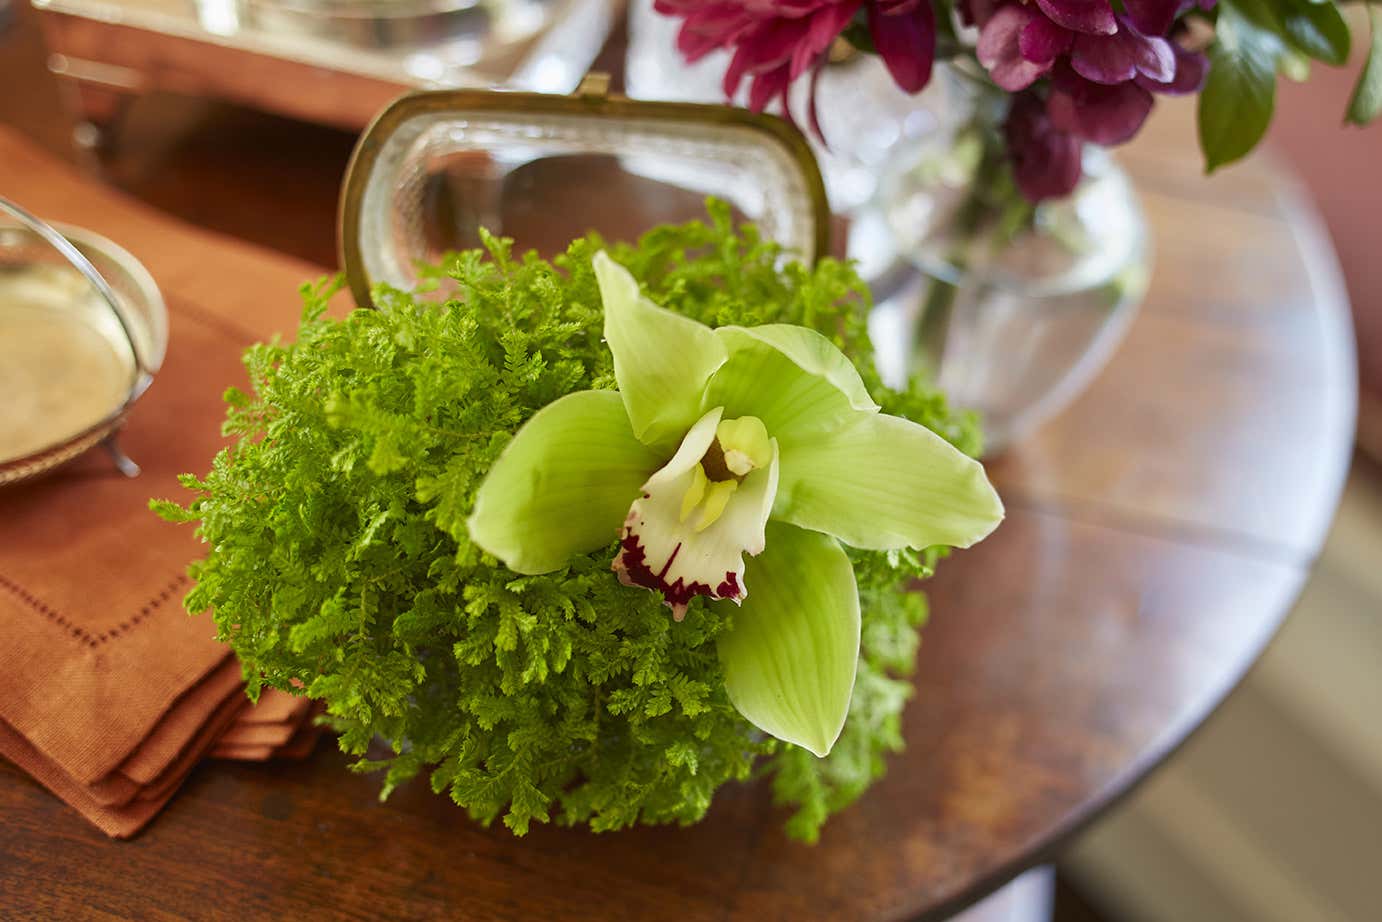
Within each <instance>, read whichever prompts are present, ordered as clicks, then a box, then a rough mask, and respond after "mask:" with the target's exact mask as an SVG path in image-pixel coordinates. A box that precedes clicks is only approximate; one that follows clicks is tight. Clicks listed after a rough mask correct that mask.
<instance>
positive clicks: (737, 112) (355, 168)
mask: <svg viewBox="0 0 1382 922" xmlns="http://www.w3.org/2000/svg"><path fill="white" fill-rule="evenodd" d="M608 84H609V78H608V76H606V75H604V74H600V73H592V74H588V75H587V76H586V78H585V79H584V80H583V81H582V82H581V85H580V87H579V88H578V89H577V90H576V91H575V92H574V93H572V94H571V95H569V96H559V95H554V94H545V93H509V92H498V91H494V90H433V91H426V92H420V93H410V94H408V95H406V96H401V97H399V98H398V99H396V100H394V101H393V102H392V103H390V104H389V105H388V106H387V107H386V108H385V109H384V111H382V112H380V113H379V115H377V116H375V119H374V121H373V122H371V123H370V126H369V127H368V128H367V129H365V133H364V134H363V135H361V137H360V140H359V142H358V143H357V144H356V145H355V150H354V152H353V153H352V154H351V157H350V164H349V166H347V168H346V175H345V183H344V185H343V187H342V194H341V204H340V211H339V215H338V217H339V220H338V221H337V228H338V231H339V236H338V240H337V244H338V251H339V253H340V258H341V265H342V267H343V268H344V270H345V276H346V281H347V283H348V284H349V286H350V291H351V294H352V295H353V296H354V298H355V303H356V304H357V305H359V306H360V307H373V306H374V302H373V299H372V298H371V296H370V290H369V289H370V283H369V279H368V278H367V277H366V274H365V267H364V260H363V259H362V257H361V253H360V224H361V210H362V208H363V205H364V198H365V186H366V185H367V183H368V181H369V177H370V175H371V174H372V173H373V172H374V168H375V164H376V162H377V161H378V159H379V154H380V152H381V151H382V150H383V148H384V145H385V144H386V143H387V142H388V140H389V139H390V138H392V137H393V135H394V134H395V132H397V131H398V130H399V129H400V128H401V127H402V126H403V125H405V124H406V123H407V122H409V121H410V120H412V119H414V118H417V117H419V116H425V115H439V114H444V113H447V112H458V111H464V112H502V113H506V114H514V113H519V114H526V115H533V116H544V115H590V116H596V117H602V118H625V119H630V120H634V119H637V120H639V121H653V122H666V123H669V124H671V123H680V124H688V123H689V124H697V123H700V124H706V125H730V126H736V127H742V128H748V129H750V130H752V131H754V132H756V133H757V134H759V135H761V136H762V138H763V139H764V141H765V142H767V143H771V144H776V145H778V146H779V147H781V148H782V149H784V150H785V151H786V152H787V154H788V156H789V157H790V159H791V161H792V162H793V163H794V164H795V165H796V167H797V169H798V170H799V172H800V174H801V178H802V180H803V182H804V184H805V187H806V194H807V196H808V197H809V198H810V202H811V210H812V212H813V215H814V217H815V221H816V227H815V236H814V241H813V244H814V252H812V253H808V254H806V255H807V258H808V261H810V262H815V261H816V260H817V259H819V258H820V257H821V256H823V255H825V254H827V253H829V252H830V204H829V201H828V200H827V198H826V194H825V181H824V180H823V179H822V177H821V171H820V166H819V165H818V164H817V163H816V155H815V154H814V153H812V151H811V148H810V146H809V145H808V144H807V142H806V138H805V137H803V136H802V133H801V131H800V130H798V129H797V128H796V126H794V125H792V124H790V123H789V122H786V121H784V120H783V119H780V118H778V117H776V116H772V115H765V114H763V113H758V112H750V111H749V110H747V109H739V108H734V107H731V106H723V105H707V104H704V103H689V102H649V101H646V100H637V99H629V98H627V97H624V96H618V95H609V94H608V93H607V87H608Z"/></svg>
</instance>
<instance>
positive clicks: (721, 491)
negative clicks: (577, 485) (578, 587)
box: [614, 407, 779, 620]
mask: <svg viewBox="0 0 1382 922" xmlns="http://www.w3.org/2000/svg"><path fill="white" fill-rule="evenodd" d="M722 415H723V413H722V410H721V409H720V408H719V407H716V408H715V409H714V410H711V411H710V412H709V413H707V414H705V416H703V417H701V419H700V420H699V421H698V422H697V423H696V424H695V425H694V426H692V427H691V431H690V432H688V433H687V434H686V438H685V439H684V440H683V441H682V444H681V447H680V448H678V449H677V453H676V454H675V455H673V456H672V460H670V461H668V462H667V464H666V465H664V466H663V467H662V468H661V469H660V470H658V471H657V472H656V473H654V474H653V475H652V476H651V477H650V478H648V480H647V482H646V483H644V484H643V488H642V493H641V495H639V497H638V499H636V500H634V502H633V505H632V506H631V507H626V509H627V512H628V516H627V517H626V520H625V523H624V530H623V532H622V533H621V546H620V551H619V556H618V557H616V558H615V561H614V571H615V572H616V573H617V574H619V579H620V581H621V582H623V583H624V584H625V585H628V586H642V587H644V588H645V589H654V590H657V591H659V592H661V593H662V594H663V597H664V598H665V599H666V601H667V604H668V605H669V606H670V607H671V609H672V613H673V617H675V618H676V619H677V620H681V617H682V616H683V615H684V614H685V612H686V606H687V604H688V603H689V602H690V601H691V599H692V597H694V596H697V595H703V596H707V597H709V598H712V599H731V600H733V601H738V600H740V599H742V598H743V597H744V595H745V593H746V592H747V591H748V588H749V587H748V586H747V585H746V584H745V581H744V554H745V553H748V554H758V553H760V552H762V550H763V547H764V528H765V526H766V525H767V521H768V515H769V513H770V512H771V511H772V507H773V500H774V498H775V497H776V495H777V484H778V470H779V467H778V445H777V442H776V441H775V440H774V441H770V442H769V448H770V457H769V461H768V464H767V465H766V466H764V467H761V468H757V469H756V470H753V471H752V472H750V473H749V474H748V476H746V477H744V478H743V480H742V481H741V482H738V483H737V485H736V486H732V487H727V486H726V485H729V484H736V481H733V480H728V481H724V482H722V484H717V483H715V482H710V483H708V484H707V483H702V482H701V477H703V476H704V470H703V469H702V468H701V459H702V458H703V457H704V456H705V453H706V451H707V450H708V449H709V448H710V446H711V443H712V442H714V440H715V431H716V428H717V426H718V425H719V423H720V419H721V418H722ZM698 472H699V474H698ZM688 495H689V496H691V497H692V498H693V500H694V501H693V502H691V503H690V504H689V507H688V503H687V499H688ZM697 505H700V507H701V508H700V509H699V510H697V509H696V507H697Z"/></svg>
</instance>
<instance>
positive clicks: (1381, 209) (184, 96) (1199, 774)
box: [0, 0, 1382, 922]
mask: <svg viewBox="0 0 1382 922" xmlns="http://www.w3.org/2000/svg"><path fill="white" fill-rule="evenodd" d="M46 5H47V4H45V6H46ZM155 6H157V3H156V2H155ZM520 6H521V4H520ZM599 7H600V9H601V10H605V11H606V12H608V11H609V10H610V9H611V8H610V7H608V6H606V5H604V4H600V5H599ZM225 9H226V10H230V11H232V12H233V10H234V9H235V5H234V4H231V5H230V6H229V7H226V8H225ZM212 12H213V13H214V12H215V11H214V9H213V10H212ZM222 12H225V10H223V11H222ZM602 15H605V14H604V13H601V12H599V11H598V10H596V11H594V12H592V10H589V9H587V10H584V11H581V15H580V17H578V21H577V22H575V23H574V24H573V25H572V32H571V33H570V35H571V36H573V37H570V38H569V39H567V40H566V41H567V45H565V46H563V47H560V48H557V49H556V53H554V54H551V55H549V56H547V57H544V56H543V54H540V53H536V52H533V53H531V54H529V53H528V51H531V49H529V50H528V51H525V53H524V64H523V66H522V67H518V68H517V69H515V70H513V72H512V73H511V74H509V75H508V76H509V77H512V78H513V79H514V80H515V81H516V82H517V83H518V84H519V85H524V86H528V87H530V88H536V89H547V90H552V91H569V90H570V89H571V88H572V87H573V86H574V83H575V80H576V79H577V78H578V77H579V75H580V73H583V72H584V71H585V68H586V65H588V64H590V63H591V62H592V61H593V62H594V66H595V67H597V68H599V69H603V70H606V71H611V72H614V73H616V74H619V73H622V72H623V70H624V66H623V65H624V60H623V59H624V54H625V47H626V41H627V40H626V37H625V33H624V26H623V24H622V19H621V18H619V19H616V20H615V21H614V22H613V23H612V24H610V23H604V22H603V21H594V20H591V19H589V17H595V18H596V20H598V19H599V17H600V16H602ZM616 15H617V14H616ZM203 22H204V24H205V19H204V20H203ZM210 22H211V26H212V27H214V26H215V24H216V22H217V20H215V18H214V15H213V17H212V19H211V21H210ZM582 24H584V25H585V26H586V28H584V29H582V28H581V26H582ZM510 27H511V28H513V29H514V30H516V32H515V34H517V35H519V36H520V37H521V36H522V34H523V29H524V28H525V26H524V24H523V23H522V22H516V23H511V24H509V25H506V26H504V28H510ZM607 37H608V40H607V41H606V38H607ZM53 38H54V34H53V33H50V35H49V40H50V42H51V41H52V39H53ZM64 39H65V40H68V41H72V42H77V43H79V42H80V41H81V39H82V36H80V35H75V36H74V35H68V36H65V37H64ZM520 40H521V39H520ZM573 49H574V50H573ZM1362 50H1363V49H1362V48H1359V49H1357V51H1358V52H1361V51H1362ZM568 52H570V53H568ZM124 53H126V54H129V55H133V56H134V58H132V59H131V60H132V63H133V65H135V66H127V65H126V64H107V65H102V66H103V67H104V69H100V67H98V68H97V69H96V70H95V71H92V70H91V69H90V67H89V66H88V69H87V70H86V71H85V72H78V71H76V70H74V68H77V67H78V66H79V63H80V62H76V61H74V59H72V58H69V57H65V56H64V55H62V54H56V53H51V54H50V51H49V50H48V46H45V41H44V36H43V35H42V34H41V30H40V22H39V13H37V12H36V11H35V9H34V8H32V7H31V6H30V5H29V3H28V2H27V0H0V87H3V88H4V89H3V91H0V122H3V123H6V124H9V125H12V126H15V127H17V128H19V129H20V130H21V131H22V132H24V133H25V134H27V135H28V136H29V137H31V138H33V139H35V140H36V141H38V142H39V143H40V144H41V145H42V146H43V147H45V148H46V149H48V150H49V151H51V152H53V153H55V154H57V155H59V156H61V157H64V158H67V159H70V160H72V161H74V162H76V163H78V164H79V165H80V166H81V167H82V168H83V169H86V170H89V171H92V172H95V173H99V174H100V175H101V176H103V177H104V178H105V179H106V180H107V181H109V182H111V183H113V184H115V185H116V186H118V187H119V188H121V189H123V190H125V191H126V192H128V193H130V194H131V195H133V196H135V197H137V198H139V199H141V200H142V201H144V202H146V203H147V204H149V205H150V206H152V207H154V208H158V209H161V210H163V211H166V212H168V213H171V214H173V215H176V216H178V217H181V218H183V219H186V220H188V221H190V222H193V223H195V224H198V225H201V226H205V227H209V228H212V229H215V230H218V231H221V232H224V233H227V234H230V235H233V236H236V237H240V238H243V239H245V240H248V241H250V242H253V243H256V244H260V245H263V246H266V247H269V248H272V249H275V250H278V251H280V252H284V253H288V254H291V255H294V256H297V257H300V258H302V259H304V260H307V261H309V262H311V263H314V264H316V265H320V266H325V267H332V266H335V265H336V262H337V258H336V245H335V237H334V232H335V215H334V202H335V198H336V190H337V189H338V188H339V185H340V182H341V178H342V175H343V173H344V170H345V167H346V163H347V159H348V157H349V155H350V151H351V149H352V146H353V144H354V141H355V137H356V132H355V130H353V129H352V128H351V127H346V126H347V125H348V124H349V123H350V121H351V119H350V118H349V117H343V118H340V119H335V120H334V122H335V123H334V124H333V119H331V118H329V117H327V118H322V117H319V116H320V115H321V113H312V112H303V113H298V114H299V115H300V116H301V117H299V118H292V117H288V116H287V115H285V114H282V113H281V109H282V107H281V106H279V107H275V106H267V107H261V106H257V105H254V104H253V103H254V100H253V99H245V100H242V102H245V103H247V104H245V105H233V104H230V103H227V102H220V101H212V100H209V99H207V98H205V97H203V96H201V95H199V94H198V93H196V92H188V93H179V92H167V91H165V88H163V87H160V88H159V91H157V92H145V91H144V83H145V82H146V81H151V80H153V82H156V80H154V78H153V77H151V76H150V75H149V74H147V73H143V72H141V71H140V69H139V67H138V63H139V58H138V56H139V55H140V54H142V53H144V52H143V51H141V49H139V48H138V47H136V46H133V45H131V46H130V47H129V48H127V49H125V52H124ZM1357 57H1358V59H1359V60H1356V61H1355V62H1354V64H1353V66H1352V67H1350V68H1346V69H1340V70H1331V69H1328V68H1323V67H1318V68H1316V71H1317V72H1316V73H1315V74H1314V75H1313V77H1312V79H1311V81H1310V82H1309V83H1308V84H1299V85H1298V84H1292V83H1289V82H1284V83H1283V85H1282V87H1281V90H1280V92H1279V95H1278V113H1277V117H1276V120H1275V123H1274V126H1273V129H1272V134H1271V136H1270V143H1269V147H1268V150H1267V151H1266V152H1265V153H1264V154H1262V156H1269V157H1276V158H1280V159H1281V160H1284V161H1286V162H1288V163H1289V164H1290V165H1291V167H1292V168H1293V169H1294V170H1295V171H1296V172H1297V173H1298V174H1299V175H1300V176H1301V177H1302V178H1303V180H1304V182H1305V184H1306V186H1307V187H1308V188H1309V190H1310V192H1311V193H1312V194H1313V196H1314V199H1315V202H1316V204H1317V205H1318V208H1319V210H1320V212H1321V213H1322V215H1323V217H1324V220H1325V222H1326V224H1327V226H1328V229H1329V232H1330V234H1331V236H1332V239H1333V242H1334V245H1335V247H1336V249H1337V251H1338V256H1339V260H1340V263H1341V265H1342V268H1343V274H1344V276H1345V278H1346V280H1347V286H1348V291H1349V295H1350V298H1351V301H1352V305H1353V312H1354V318H1355V325H1356V331H1357V341H1358V347H1359V372H1360V378H1361V395H1360V419H1359V429H1358V449H1359V450H1358V453H1357V457H1356V460H1355V464H1354V470H1353V472H1352V474H1351V476H1350V479H1349V482H1348V486H1347V489H1346V492H1345V495H1344V499H1343V505H1342V507H1341V510H1340V512H1339V515H1338V518H1337V521H1336V523H1335V526H1334V529H1333V532H1332V534H1331V537H1330V539H1329V541H1328V544H1327V545H1326V547H1325V549H1324V552H1323V554H1322V556H1321V558H1320V560H1319V562H1318V566H1317V568H1316V570H1315V572H1314V574H1313V577H1312V578H1311V580H1310V582H1309V585H1308V587H1307V589H1306V591H1305V594H1304V596H1303V597H1302V599H1301V600H1300V603H1299V605H1298V607H1297V609H1296V611H1295V613H1294V614H1293V615H1292V617H1291V618H1290V620H1289V621H1288V622H1287V624H1286V626H1285V628H1284V629H1283V631H1282V632H1281V634H1280V635H1279V636H1278V638H1277V639H1276V641H1275V642H1274V643H1273V645H1272V646H1271V648H1270V649H1269V650H1268V652H1267V654H1266V655H1265V657H1264V658H1263V659H1262V660H1261V662H1260V663H1259V664H1258V666H1257V667H1256V668H1255V669H1254V670H1253V672H1252V673H1251V675H1250V676H1249V678H1248V680H1247V681H1246V683H1245V684H1244V685H1243V686H1242V687H1241V688H1240V689H1239V690H1238V691H1236V692H1235V693H1234V694H1233V695H1232V697H1231V698H1230V699H1229V700H1228V702H1227V703H1226V704H1225V705H1224V706H1223V707H1222V708H1221V709H1220V710H1219V712H1218V713H1216V714H1215V715H1214V716H1213V717H1212V718H1211V720H1210V721H1209V723H1208V724H1207V725H1206V726H1205V727H1204V728H1203V729H1202V730H1201V731H1200V732H1198V733H1197V734H1196V735H1195V736H1194V737H1193V738H1192V739H1191V741H1190V742H1189V743H1188V744H1187V745H1186V746H1185V747H1184V748H1183V750H1182V751H1181V752H1180V753H1179V754H1177V755H1176V756H1175V757H1174V758H1173V759H1172V760H1171V761H1170V762H1169V763H1168V764H1167V765H1166V766H1165V767H1164V768H1162V769H1161V770H1159V771H1158V772H1156V773H1155V774H1154V776H1153V777H1152V779H1151V780H1150V781H1149V782H1148V783H1147V784H1146V785H1145V786H1143V787H1142V788H1140V789H1139V790H1138V791H1137V792H1136V793H1135V794H1134V795H1133V796H1132V797H1131V798H1130V799H1128V800H1127V801H1125V802H1124V803H1123V804H1122V805H1121V806H1120V807H1119V808H1118V809H1117V810H1116V811H1115V812H1114V813H1112V814H1111V815H1109V816H1108V817H1106V818H1105V819H1103V820H1101V821H1100V822H1099V823H1097V824H1096V825H1095V826H1094V827H1093V829H1092V830H1091V831H1089V832H1088V833H1086V834H1085V835H1084V836H1083V837H1082V838H1081V839H1080V840H1079V842H1078V843H1077V845H1076V847H1075V848H1074V849H1073V850H1072V851H1071V852H1070V853H1069V854H1068V855H1067V856H1066V858H1065V860H1064V861H1063V862H1062V864H1061V867H1060V886H1059V891H1058V892H1059V900H1058V907H1057V917H1058V918H1061V919H1066V920H1075V922H1079V920H1087V922H1093V920H1106V922H1117V920H1126V922H1187V920H1188V922H1195V920H1224V922H1236V920H1245V922H1247V920H1253V922H1304V920H1320V922H1344V920H1350V922H1353V920H1356V922H1363V920H1370V919H1377V918H1382V874H1379V873H1377V870H1378V868H1379V866H1380V865H1382V720H1379V719H1378V715H1379V714H1382V669H1379V664H1382V308H1380V306H1382V218H1379V215H1382V172H1380V168H1382V130H1377V129H1372V130H1360V129H1356V128H1348V129H1344V128H1341V127H1340V125H1339V113H1340V112H1342V110H1343V106H1344V101H1345V100H1346V98H1347V96H1348V93H1349V91H1350V88H1351V87H1352V84H1353V81H1354V79H1355V75H1356V71H1357V68H1358V65H1359V63H1360V62H1361V54H1359V55H1357ZM381 66H383V65H381ZM388 66H390V67H395V66H396V67H401V68H404V69H405V70H407V69H408V68H411V69H412V70H411V73H412V74H413V75H414V76H417V75H418V74H422V75H423V76H429V77H436V76H437V75H438V73H440V72H439V71H437V70H436V69H437V68H445V67H452V66H455V67H467V66H470V65H469V64H467V63H466V62H464V61H462V62H455V61H452V62H446V61H443V62H440V63H439V62H436V61H431V62H418V61H402V62H398V61H394V62H392V63H390V64H388ZM525 67H526V70H525V69H524V68H525ZM400 73H402V72H401V71H400ZM154 76H155V77H156V75H154ZM386 76H387V75H386ZM393 76H397V75H396V74H395V75H393ZM390 79H392V77H390ZM188 89H190V90H194V91H195V89H196V88H194V87H193V88H188ZM263 92H264V93H266V94H269V93H271V92H272V87H271V86H269V85H267V84H266V85H265V87H264V89H263ZM359 105H361V106H366V105H369V106H373V105H374V102H373V101H371V100H370V99H368V98H365V99H363V100H362V101H361V102H360V103H359ZM264 108H269V109H277V110H279V111H280V114H269V113H268V112H265V111H263V109H264ZM1156 117H1162V116H1161V115H1158V116H1156ZM1165 117H1168V118H1185V117H1186V115H1185V112H1184V111H1183V110H1182V109H1175V110H1173V111H1171V112H1168V113H1167V114H1166V115H1165ZM323 122H325V124H323ZM1325 139H1327V143H1324V140H1325ZM266 158H268V159H269V160H271V161H272V163H273V169H272V170H267V171H266V170H265V169H264V167H263V164H264V162H265V160H266ZM848 180H849V177H845V178H844V182H845V185H844V186H843V187H842V188H846V189H847V188H848ZM208 186H210V187H219V188H221V189H224V190H225V194H224V197H223V198H222V199H220V200H216V199H215V198H214V197H208V196H207V195H206V194H200V195H198V196H188V195H185V194H184V192H185V190H187V189H189V188H193V187H196V188H199V189H203V190H204V189H205V188H207V187H208ZM284 202H292V203H294V207H291V208H288V207H283V203H284ZM299 203H300V204H299ZM270 215H271V216H272V220H266V216H270Z"/></svg>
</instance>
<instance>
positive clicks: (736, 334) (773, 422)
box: [701, 324, 878, 446]
mask: <svg viewBox="0 0 1382 922" xmlns="http://www.w3.org/2000/svg"><path fill="white" fill-rule="evenodd" d="M715 334H716V336H718V337H719V338H720V340H721V342H723V343H724V344H725V346H726V348H727V350H728V352H729V359H728V361H726V362H725V364H724V366H723V367H722V368H720V370H719V371H717V372H715V374H714V375H713V376H712V377H711V379H710V384H709V385H708V386H707V387H706V390H705V396H704V397H703V398H702V402H701V405H702V406H703V407H712V406H722V407H724V408H725V416H726V418H733V417H736V416H756V417H758V418H759V419H761V420H762V421H763V424H764V425H765V426H766V427H767V429H768V433H769V434H770V435H772V436H774V437H775V438H777V439H779V440H781V441H782V443H783V445H784V446H785V445H786V444H788V443H789V442H791V441H792V440H794V439H800V438H804V437H809V436H812V435H815V434H817V433H821V432H827V431H833V430H834V429H837V428H838V427H839V425H840V424H841V423H842V422H843V421H845V420H847V419H848V418H849V417H850V416H851V415H853V414H855V413H859V412H863V413H876V412H877V411H878V404H876V403H874V401H873V398H872V397H870V396H869V392H868V388H867V387H865V386H864V382H863V379H862V378H860V377H859V372H858V370H857V369H856V368H855V367H854V365H853V363H852V362H850V360H849V358H848V357H846V356H845V354H844V353H843V352H841V351H840V350H839V349H837V348H836V347H835V345H834V344H833V343H831V342H830V340H828V339H826V338H825V337H824V336H822V335H821V334H819V333H817V332H816V331H815V330H810V329H807V328H806V327H799V326H793V325H791V324H765V325H763V326H757V327H720V328H719V329H717V330H716V331H715Z"/></svg>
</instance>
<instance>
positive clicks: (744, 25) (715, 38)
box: [655, 0, 936, 134]
mask: <svg viewBox="0 0 1382 922" xmlns="http://www.w3.org/2000/svg"><path fill="white" fill-rule="evenodd" d="M863 6H864V0H741V2H733V0H657V2H656V4H655V8H656V9H657V11H658V12H659V13H663V14H665V15H669V16H677V17H680V18H681V19H682V20H683V22H682V26H681V31H680V32H679V33H678V35H677V48H678V50H679V51H680V52H681V54H682V56H683V57H685V58H686V60H687V61H690V62H694V61H696V60H698V59H700V58H702V57H704V56H705V55H706V54H709V53H710V52H711V51H714V50H716V49H718V48H724V49H727V50H729V51H731V52H733V57H732V58H731V59H730V63H729V68H728V70H726V71H725V78H724V90H725V95H727V96H733V95H734V94H735V93H736V92H738V89H739V86H740V84H741V83H742V82H743V81H744V80H745V79H746V78H747V79H748V80H749V100H748V101H749V108H751V109H753V110H754V111H762V110H763V109H764V108H765V107H766V106H767V105H768V103H770V102H772V101H773V100H774V99H781V100H782V101H783V110H784V112H786V110H787V106H786V96H787V90H788V88H789V87H790V86H791V84H792V83H793V81H795V80H797V79H798V78H800V77H802V76H803V75H805V74H808V73H809V74H811V75H813V76H814V75H815V73H816V72H817V71H818V70H819V69H820V67H821V65H822V64H823V63H825V59H826V55H827V53H828V52H829V50H830V46H831V44H832V43H833V42H834V41H835V39H836V38H837V37H839V35H840V33H841V32H843V31H844V29H845V27H846V26H848V25H849V23H850V21H851V20H852V19H853V18H854V16H855V14H856V13H858V12H859V10H860V9H861V8H862V7H863ZM867 18H868V25H869V31H870V33H871V35H872V38H873V43H874V47H875V48H876V49H877V51H878V53H879V55H880V56H881V57H882V58H883V63H884V64H885V65H886V66H887V68H888V72H889V73H890V74H891V75H892V77H893V80H894V81H896V83H897V85H898V86H900V87H902V88H903V89H904V90H906V91H908V92H912V93H915V92H916V91H918V90H920V89H921V88H922V87H923V86H925V85H926V84H927V82H928V81H929V80H930V79H931V65H932V63H933V61H934V59H935V52H936V28H935V18H934V14H933V12H932V9H931V4H930V0H873V2H870V3H869V4H868V11H867ZM813 96H814V94H813ZM811 116H812V121H813V126H814V122H815V106H814V99H813V102H812V113H811ZM817 133H818V134H819V128H817Z"/></svg>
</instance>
